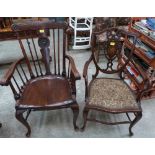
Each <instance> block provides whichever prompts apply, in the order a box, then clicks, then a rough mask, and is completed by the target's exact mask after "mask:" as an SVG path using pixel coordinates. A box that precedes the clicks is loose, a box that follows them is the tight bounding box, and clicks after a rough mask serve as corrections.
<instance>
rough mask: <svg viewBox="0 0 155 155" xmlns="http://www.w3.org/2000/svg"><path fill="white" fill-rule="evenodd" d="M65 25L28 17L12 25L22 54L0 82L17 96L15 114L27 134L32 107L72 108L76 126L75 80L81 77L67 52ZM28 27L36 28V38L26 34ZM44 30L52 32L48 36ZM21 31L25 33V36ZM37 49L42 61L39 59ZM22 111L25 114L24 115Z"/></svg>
mask: <svg viewBox="0 0 155 155" xmlns="http://www.w3.org/2000/svg"><path fill="white" fill-rule="evenodd" d="M67 27H68V26H67V24H66V23H55V22H54V23H53V22H52V21H35V22H32V21H31V22H30V21H27V22H26V23H18V24H14V25H12V29H13V31H14V32H16V35H17V39H18V41H19V45H20V48H21V51H22V53H23V56H24V58H22V59H19V60H17V61H16V62H15V63H13V64H12V65H11V66H10V68H9V69H8V71H7V72H6V74H5V75H4V76H3V78H2V79H1V80H0V85H2V86H7V85H9V86H10V88H11V90H12V92H13V94H14V98H15V100H16V105H15V109H16V113H15V116H16V118H17V120H19V121H20V122H21V123H22V124H23V125H24V126H25V127H26V128H27V133H26V136H27V137H29V136H30V134H31V128H30V125H29V123H28V122H27V118H28V116H29V114H30V113H31V111H37V110H54V109H61V108H71V110H72V111H73V125H74V129H75V130H77V129H78V127H77V125H76V120H77V117H78V113H79V107H78V104H77V101H76V80H79V79H80V74H79V73H78V71H77V69H76V66H75V63H74V60H73V58H72V57H71V56H68V55H67V54H66V29H67ZM30 30H34V31H37V34H38V40H37V42H36V38H34V37H33V36H32V35H31V36H30V35H27V32H30ZM47 31H49V32H51V35H50V36H51V38H49V37H48V35H47V33H46V32H47ZM20 32H23V33H24V34H25V35H24V38H25V39H23V38H22V37H21V36H20ZM25 45H26V46H25ZM26 47H27V48H26ZM39 52H40V53H41V55H42V61H40V60H39ZM28 55H29V56H28ZM50 57H51V61H50ZM15 74H16V75H18V77H19V78H17V76H15ZM25 112H27V115H26V117H24V115H23V114H24V113H25Z"/></svg>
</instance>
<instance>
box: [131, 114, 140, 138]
mask: <svg viewBox="0 0 155 155" xmlns="http://www.w3.org/2000/svg"><path fill="white" fill-rule="evenodd" d="M141 117H142V113H141V112H138V113H137V115H136V117H135V119H134V120H133V121H132V122H131V124H130V126H129V135H130V136H133V132H132V130H131V128H132V127H133V126H134V125H135V124H136V123H137V122H138V121H139V120H140V119H141Z"/></svg>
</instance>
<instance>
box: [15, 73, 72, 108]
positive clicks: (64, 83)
mask: <svg viewBox="0 0 155 155" xmlns="http://www.w3.org/2000/svg"><path fill="white" fill-rule="evenodd" d="M64 92H65V93H64ZM70 103H73V99H72V93H71V90H70V85H69V81H68V80H67V79H66V78H63V77H62V76H60V77H58V76H45V77H39V78H36V79H34V80H31V81H30V82H29V83H28V84H27V85H26V87H25V89H24V92H23V93H22V97H21V98H20V100H19V101H18V103H17V104H18V106H20V107H29V106H31V107H34V108H35V107H50V106H52V107H53V106H60V105H61V104H62V105H64V104H70Z"/></svg>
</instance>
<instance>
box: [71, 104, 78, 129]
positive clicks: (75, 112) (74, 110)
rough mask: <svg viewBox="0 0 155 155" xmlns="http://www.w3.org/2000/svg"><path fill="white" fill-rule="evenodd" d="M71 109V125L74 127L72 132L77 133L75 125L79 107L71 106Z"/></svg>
mask: <svg viewBox="0 0 155 155" xmlns="http://www.w3.org/2000/svg"><path fill="white" fill-rule="evenodd" d="M71 109H72V111H73V125H74V130H75V131H78V130H79V127H78V126H77V125H76V122H77V118H78V115H79V106H78V104H77V105H75V106H72V107H71Z"/></svg>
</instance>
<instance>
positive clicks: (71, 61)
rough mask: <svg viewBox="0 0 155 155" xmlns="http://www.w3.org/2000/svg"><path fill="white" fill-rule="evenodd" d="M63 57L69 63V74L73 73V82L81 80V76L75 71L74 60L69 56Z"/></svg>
mask: <svg viewBox="0 0 155 155" xmlns="http://www.w3.org/2000/svg"><path fill="white" fill-rule="evenodd" d="M65 57H66V58H67V59H68V60H69V62H70V65H71V72H72V73H73V75H74V78H75V80H80V79H81V76H80V74H79V72H78V70H77V69H76V66H75V63H74V60H73V58H72V57H71V56H69V55H65Z"/></svg>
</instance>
